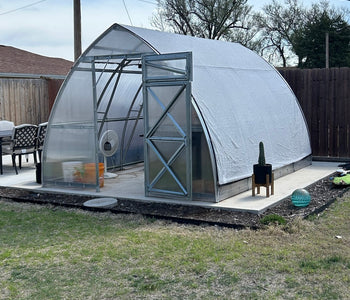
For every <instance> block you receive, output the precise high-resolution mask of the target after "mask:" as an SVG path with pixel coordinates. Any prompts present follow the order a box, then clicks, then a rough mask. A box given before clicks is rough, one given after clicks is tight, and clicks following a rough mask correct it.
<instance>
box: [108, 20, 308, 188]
mask: <svg viewBox="0 0 350 300" xmlns="http://www.w3.org/2000/svg"><path fill="white" fill-rule="evenodd" d="M123 27H124V28H125V29H127V30H128V31H129V33H130V34H131V35H132V36H133V37H137V38H139V39H140V40H141V41H144V43H145V44H144V45H143V46H146V45H147V46H150V47H151V48H152V49H154V50H155V51H156V52H158V53H160V54H165V53H173V52H186V51H191V52H192V53H193V84H192V95H193V99H194V101H195V102H196V104H197V106H198V107H199V110H200V112H201V114H202V116H203V120H204V122H205V126H206V127H207V129H208V132H209V135H210V140H211V141H210V142H211V144H212V146H213V150H214V153H215V159H216V163H217V172H218V181H219V184H225V183H228V182H232V181H236V180H239V179H242V178H245V177H247V176H250V175H251V173H252V164H254V163H257V159H258V144H259V142H260V141H263V142H264V145H265V153H266V161H267V162H268V163H271V164H272V165H273V167H274V168H279V167H282V166H285V165H288V164H290V163H293V162H296V161H298V160H301V159H303V158H305V157H306V156H308V155H310V154H311V147H310V140H309V133H308V129H307V125H306V122H305V119H304V116H303V113H302V111H301V109H300V106H299V104H298V101H297V99H296V97H295V95H294V93H293V92H292V90H291V89H290V87H289V86H288V84H287V83H286V82H285V81H284V79H283V78H282V76H281V75H280V74H279V72H278V71H277V70H276V69H275V68H273V67H272V66H271V65H270V64H268V63H267V62H266V61H265V60H264V59H263V58H261V57H260V56H259V55H257V54H256V53H254V52H253V51H251V50H249V49H247V48H245V47H243V46H242V45H240V44H237V43H230V42H224V41H217V40H209V39H202V38H196V37H191V36H184V35H177V34H171V33H165V32H159V31H154V30H149V29H144V28H136V27H130V26H123ZM118 28H121V27H119V25H114V26H112V27H111V28H110V33H109V34H111V32H112V31H113V30H118ZM109 34H107V35H109ZM116 44H117V45H118V41H116ZM138 47H139V45H138Z"/></svg>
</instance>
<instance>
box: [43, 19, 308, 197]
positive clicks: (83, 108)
mask: <svg viewBox="0 0 350 300" xmlns="http://www.w3.org/2000/svg"><path fill="white" fill-rule="evenodd" d="M260 141H263V142H264V145H265V153H266V161H267V162H268V163H270V164H272V166H273V169H274V172H275V177H278V176H282V175H285V174H287V173H288V172H291V171H294V170H295V169H296V168H298V167H301V166H305V165H306V164H307V163H308V162H309V161H310V160H309V158H310V155H311V147H310V141H309V134H308V129H307V125H306V122H305V119H304V116H303V113H302V111H301V108H300V106H299V104H298V101H297V99H296V97H295V95H294V94H293V92H292V90H291V89H290V87H289V86H288V84H287V83H286V82H285V81H284V79H283V78H282V77H281V75H280V74H279V72H278V71H276V70H275V69H274V68H273V67H272V66H271V65H269V64H268V63H267V62H266V61H265V60H263V59H262V58H261V57H260V56H258V55H257V54H255V53H254V52H252V51H251V50H249V49H247V48H245V47H243V46H242V45H240V44H236V43H229V42H224V41H216V40H208V39H201V38H195V37H190V36H183V35H176V34H171V33H164V32H159V31H154V30H149V29H142V28H135V27H130V26H122V25H118V24H114V25H112V26H111V27H110V28H109V29H108V30H106V31H105V32H104V33H103V34H102V35H101V36H100V37H99V38H97V40H96V41H95V42H93V43H92V45H91V46H90V47H89V48H88V49H87V50H86V51H85V52H84V53H83V54H82V56H81V57H80V58H79V59H78V60H77V62H76V63H75V65H74V67H73V68H72V70H71V72H70V73H69V75H68V76H67V79H66V80H65V82H64V84H63V86H62V87H61V90H60V92H59V94H58V96H57V98H56V101H55V105H54V107H53V109H52V112H51V115H50V118H49V122H48V130H47V136H46V140H45V147H44V151H43V160H42V164H43V185H44V186H45V187H50V186H65V187H67V188H71V187H80V186H84V187H86V186H91V187H95V188H96V189H97V190H99V171H98V166H99V163H103V162H105V165H107V166H108V169H110V170H114V171H116V172H118V170H122V169H123V168H124V167H125V166H130V165H133V164H140V163H143V164H144V184H145V187H144V189H145V195H146V196H150V195H152V196H159V197H168V198H169V197H171V198H174V199H175V198H176V199H179V198H184V199H188V200H197V199H201V200H206V201H212V202H218V201H221V200H223V199H225V198H227V197H230V196H232V195H234V194H237V193H239V192H242V191H244V190H247V189H248V188H249V184H250V181H249V178H250V176H251V175H252V166H253V164H255V163H257V159H258V152H259V146H258V145H259V142H260ZM87 166H89V168H90V169H92V170H93V172H92V176H90V179H89V180H85V181H84V180H83V179H84V175H86V173H87V172H88V170H87ZM85 177H86V176H85ZM85 179H86V178H85Z"/></svg>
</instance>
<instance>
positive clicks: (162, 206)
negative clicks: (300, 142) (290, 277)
mask: <svg viewBox="0 0 350 300" xmlns="http://www.w3.org/2000/svg"><path fill="white" fill-rule="evenodd" d="M331 176H332V175H330V176H327V177H326V178H323V179H321V180H319V181H317V182H316V183H314V184H311V185H309V186H308V187H306V188H305V189H306V190H307V191H308V192H309V194H310V196H311V201H310V204H309V205H308V206H307V207H303V208H298V207H295V206H294V205H293V204H292V202H291V199H290V197H287V198H285V199H284V200H282V201H281V202H279V203H278V204H277V205H275V206H274V207H272V208H269V209H267V210H266V211H265V212H263V213H261V214H254V213H250V212H241V211H232V210H227V209H220V208H206V207H198V206H191V205H179V204H172V203H158V202H145V201H138V200H129V199H121V198H118V203H117V205H116V206H115V207H114V208H112V209H103V208H88V207H85V206H84V205H83V204H84V202H86V201H88V200H91V199H94V198H96V196H88V195H84V196H83V195H72V194H63V193H49V192H40V193H39V192H36V191H35V192H34V191H30V190H26V189H19V188H10V187H0V198H1V199H3V200H11V201H17V202H30V203H36V204H50V205H57V206H64V207H74V208H80V209H86V210H92V211H106V210H110V211H112V212H113V213H134V214H141V215H144V216H147V217H152V218H162V219H169V220H172V221H176V222H181V223H192V224H202V223H206V224H209V225H218V226H228V227H233V228H238V229H239V228H245V227H249V228H253V229H257V228H261V227H262V224H261V222H260V221H261V219H262V218H263V217H265V216H267V215H270V214H277V215H280V216H282V217H283V218H285V219H286V220H287V221H289V220H292V219H293V218H296V217H300V218H306V217H308V216H310V215H313V214H319V213H320V212H322V211H323V210H325V209H326V208H327V207H329V206H330V205H331V204H332V203H333V202H334V201H336V199H337V198H338V197H342V196H343V195H344V193H345V192H347V191H348V190H349V189H350V187H342V188H336V187H334V186H333V185H332V183H331V181H330V180H329V177H331Z"/></svg>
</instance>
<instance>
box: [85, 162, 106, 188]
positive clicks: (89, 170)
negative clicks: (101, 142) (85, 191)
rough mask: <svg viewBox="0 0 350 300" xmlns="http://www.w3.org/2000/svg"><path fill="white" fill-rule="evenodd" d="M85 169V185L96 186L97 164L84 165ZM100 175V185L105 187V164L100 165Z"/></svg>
mask: <svg viewBox="0 0 350 300" xmlns="http://www.w3.org/2000/svg"><path fill="white" fill-rule="evenodd" d="M84 169H85V173H84V177H83V180H84V183H89V184H94V183H95V182H96V164H95V163H88V164H84ZM98 171H99V172H98V173H99V183H100V187H103V186H104V177H103V173H104V164H103V163H99V164H98Z"/></svg>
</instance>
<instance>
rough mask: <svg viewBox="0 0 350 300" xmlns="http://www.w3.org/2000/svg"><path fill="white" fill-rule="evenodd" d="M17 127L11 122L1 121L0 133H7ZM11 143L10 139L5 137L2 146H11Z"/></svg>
mask: <svg viewBox="0 0 350 300" xmlns="http://www.w3.org/2000/svg"><path fill="white" fill-rule="evenodd" d="M14 127H15V124H14V123H13V122H11V121H7V120H0V131H7V130H13V128H14ZM10 142H11V138H10V137H4V138H3V139H2V145H4V144H9V143H10Z"/></svg>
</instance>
